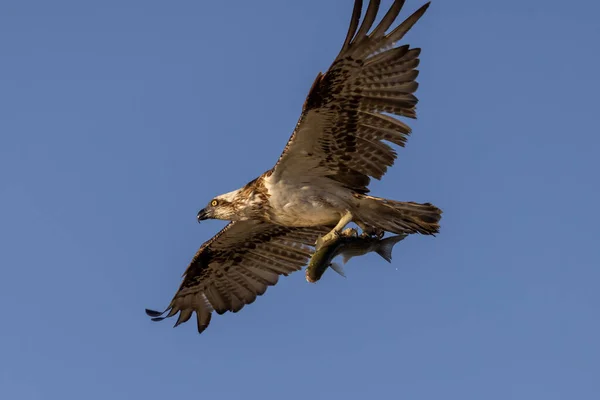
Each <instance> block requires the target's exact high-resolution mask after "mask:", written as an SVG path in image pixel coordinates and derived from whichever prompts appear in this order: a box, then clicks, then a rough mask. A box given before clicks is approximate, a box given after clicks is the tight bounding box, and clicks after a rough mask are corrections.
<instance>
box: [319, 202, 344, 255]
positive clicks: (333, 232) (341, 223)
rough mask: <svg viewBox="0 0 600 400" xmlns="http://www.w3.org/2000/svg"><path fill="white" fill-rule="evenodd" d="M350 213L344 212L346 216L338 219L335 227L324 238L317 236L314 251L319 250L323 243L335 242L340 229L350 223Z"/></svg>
mask: <svg viewBox="0 0 600 400" xmlns="http://www.w3.org/2000/svg"><path fill="white" fill-rule="evenodd" d="M352 218H353V217H352V213H351V212H350V211H346V214H344V215H343V216H342V218H340V220H339V222H338V223H337V225H336V226H335V227H334V228H333V229H332V230H331V231H330V232H329V233H328V234H326V235H325V236H319V238H318V239H317V243H316V248H315V249H316V250H318V249H320V248H321V247H322V246H323V245H324V244H325V243H327V242H329V241H332V240H335V239H337V238H338V237H339V236H340V232H341V230H342V229H344V228H345V227H346V225H348V224H349V223H350V222H352Z"/></svg>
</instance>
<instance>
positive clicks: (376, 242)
mask: <svg viewBox="0 0 600 400" xmlns="http://www.w3.org/2000/svg"><path fill="white" fill-rule="evenodd" d="M406 236H407V235H406V234H401V235H395V236H390V237H388V238H385V239H379V238H376V237H375V238H372V237H361V236H358V232H357V231H356V229H353V228H348V229H346V230H344V231H342V232H341V233H340V235H339V237H337V238H336V239H335V240H332V241H331V242H329V243H326V244H325V245H323V247H321V248H319V249H318V250H317V251H315V253H314V254H313V256H312V257H311V259H310V262H309V264H308V267H307V268H306V280H307V282H310V283H315V282H317V281H318V280H319V279H321V276H323V273H325V270H326V269H327V268H328V267H331V269H333V270H334V271H335V272H337V273H338V274H340V275H341V276H343V277H345V276H346V275H345V274H344V270H343V268H342V266H341V265H339V264H337V263H333V262H332V260H333V259H334V258H335V257H337V256H338V255H340V254H341V255H342V260H343V263H344V264H345V263H346V262H348V260H349V259H351V258H352V257H357V256H362V255H364V254H367V253H369V252H371V251H374V252H376V253H377V254H379V255H380V256H381V257H382V258H383V259H384V260H386V261H387V262H392V249H393V248H394V245H395V244H396V243H398V242H399V241H401V240H402V239H404V238H405V237H406Z"/></svg>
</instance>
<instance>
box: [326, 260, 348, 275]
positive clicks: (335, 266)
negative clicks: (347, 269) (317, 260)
mask: <svg viewBox="0 0 600 400" xmlns="http://www.w3.org/2000/svg"><path fill="white" fill-rule="evenodd" d="M330 267H331V269H332V270H334V271H335V272H337V273H338V274H340V275H341V276H343V277H344V278H345V277H346V274H345V273H344V267H342V266H341V265H340V264H338V263H331V265H330Z"/></svg>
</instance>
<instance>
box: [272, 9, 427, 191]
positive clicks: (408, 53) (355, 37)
mask: <svg viewBox="0 0 600 400" xmlns="http://www.w3.org/2000/svg"><path fill="white" fill-rule="evenodd" d="M403 4H404V1H403V0H396V1H394V3H393V4H392V6H391V7H390V9H389V10H388V12H387V13H386V14H385V16H384V17H383V19H382V20H381V22H380V23H379V25H377V27H376V28H375V29H373V31H372V32H371V33H370V34H367V33H368V31H369V30H370V29H371V27H372V25H373V22H374V21H375V17H376V16H377V11H378V9H379V0H371V1H370V2H369V6H368V8H367V11H366V12H365V17H364V19H363V22H362V24H361V25H360V27H359V26H358V24H359V20H360V15H361V9H362V1H361V0H356V1H355V4H354V11H353V13H352V18H351V22H350V28H349V29H348V34H347V36H346V40H345V42H344V45H343V47H342V49H341V51H340V53H339V54H338V56H337V57H336V59H335V60H334V62H333V64H332V65H331V66H330V68H329V70H328V71H327V72H326V73H325V74H324V75H321V74H319V75H318V76H317V79H316V80H315V82H314V83H313V86H312V88H311V90H310V92H309V94H308V97H307V98H306V101H305V103H304V107H303V110H302V114H301V116H300V119H299V121H298V123H297V125H296V128H295V130H294V133H293V134H292V136H291V137H290V140H289V141H288V143H287V145H286V147H285V149H284V151H283V153H282V155H281V157H280V158H279V161H278V162H277V164H276V165H275V167H274V168H273V177H274V179H276V180H278V179H286V180H291V179H297V178H298V177H304V176H315V175H318V176H327V177H329V178H331V179H333V180H335V181H337V182H339V183H340V184H342V185H343V186H344V187H347V188H349V189H352V190H355V191H357V192H360V193H367V192H368V188H367V186H368V184H369V182H370V178H371V177H373V178H376V179H381V177H382V176H383V175H384V174H385V172H386V171H387V168H388V167H390V166H392V165H393V164H394V161H395V159H396V152H395V151H394V149H392V147H390V146H389V145H388V144H386V143H385V142H384V141H388V142H390V143H394V144H396V145H399V146H404V143H405V142H406V138H407V136H408V135H409V134H410V132H411V129H410V128H409V127H408V126H407V125H406V124H404V123H403V122H401V121H399V120H397V119H395V118H392V117H390V116H387V115H385V114H383V113H384V112H385V113H391V114H395V115H398V116H404V117H409V118H416V113H415V105H416V104H417V101H418V100H417V98H416V97H415V96H414V95H413V93H414V92H415V91H416V90H417V86H418V84H417V82H416V81H415V79H416V78H417V75H418V73H419V72H418V71H417V70H416V69H415V68H417V66H418V65H419V58H418V57H419V53H420V49H417V48H414V49H409V46H408V45H404V46H401V47H396V48H395V47H394V45H395V43H396V42H397V41H398V40H400V39H401V38H402V37H403V36H404V35H405V34H406V32H408V31H409V29H410V28H411V27H412V26H413V25H414V24H415V23H416V22H417V21H418V20H419V18H420V17H421V16H422V15H423V14H424V13H425V10H427V7H429V3H426V4H425V5H424V6H422V7H421V8H419V9H418V10H417V11H416V12H415V13H414V14H412V15H411V16H410V17H408V18H407V19H406V20H405V21H404V22H402V23H401V24H400V25H399V26H398V27H397V28H395V29H394V30H392V31H391V32H390V33H388V34H386V33H385V32H386V31H387V30H388V28H389V27H390V26H391V25H392V23H393V22H394V20H395V19H396V17H397V16H398V14H399V13H400V10H401V8H402V6H403Z"/></svg>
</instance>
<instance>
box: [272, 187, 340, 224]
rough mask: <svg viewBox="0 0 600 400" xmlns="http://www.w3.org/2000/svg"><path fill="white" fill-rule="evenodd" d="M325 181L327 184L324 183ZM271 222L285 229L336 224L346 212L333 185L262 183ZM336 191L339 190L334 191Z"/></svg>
mask: <svg viewBox="0 0 600 400" xmlns="http://www.w3.org/2000/svg"><path fill="white" fill-rule="evenodd" d="M328 181H329V180H328ZM319 183H321V184H319ZM265 187H266V188H267V190H268V192H269V196H270V197H269V205H270V206H271V209H272V211H273V216H272V218H273V222H275V223H278V224H281V225H286V226H316V225H330V224H336V223H337V222H338V221H339V219H340V217H341V215H342V214H343V213H344V212H345V210H346V209H347V202H346V201H344V200H343V198H342V196H340V193H336V192H337V191H336V190H335V189H336V188H338V187H337V185H329V186H327V185H324V184H323V182H322V180H321V182H319V181H317V182H311V183H308V182H303V183H300V184H297V183H292V184H289V183H286V182H281V181H280V182H277V183H273V182H270V181H269V179H268V178H267V179H265ZM338 189H339V188H338Z"/></svg>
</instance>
